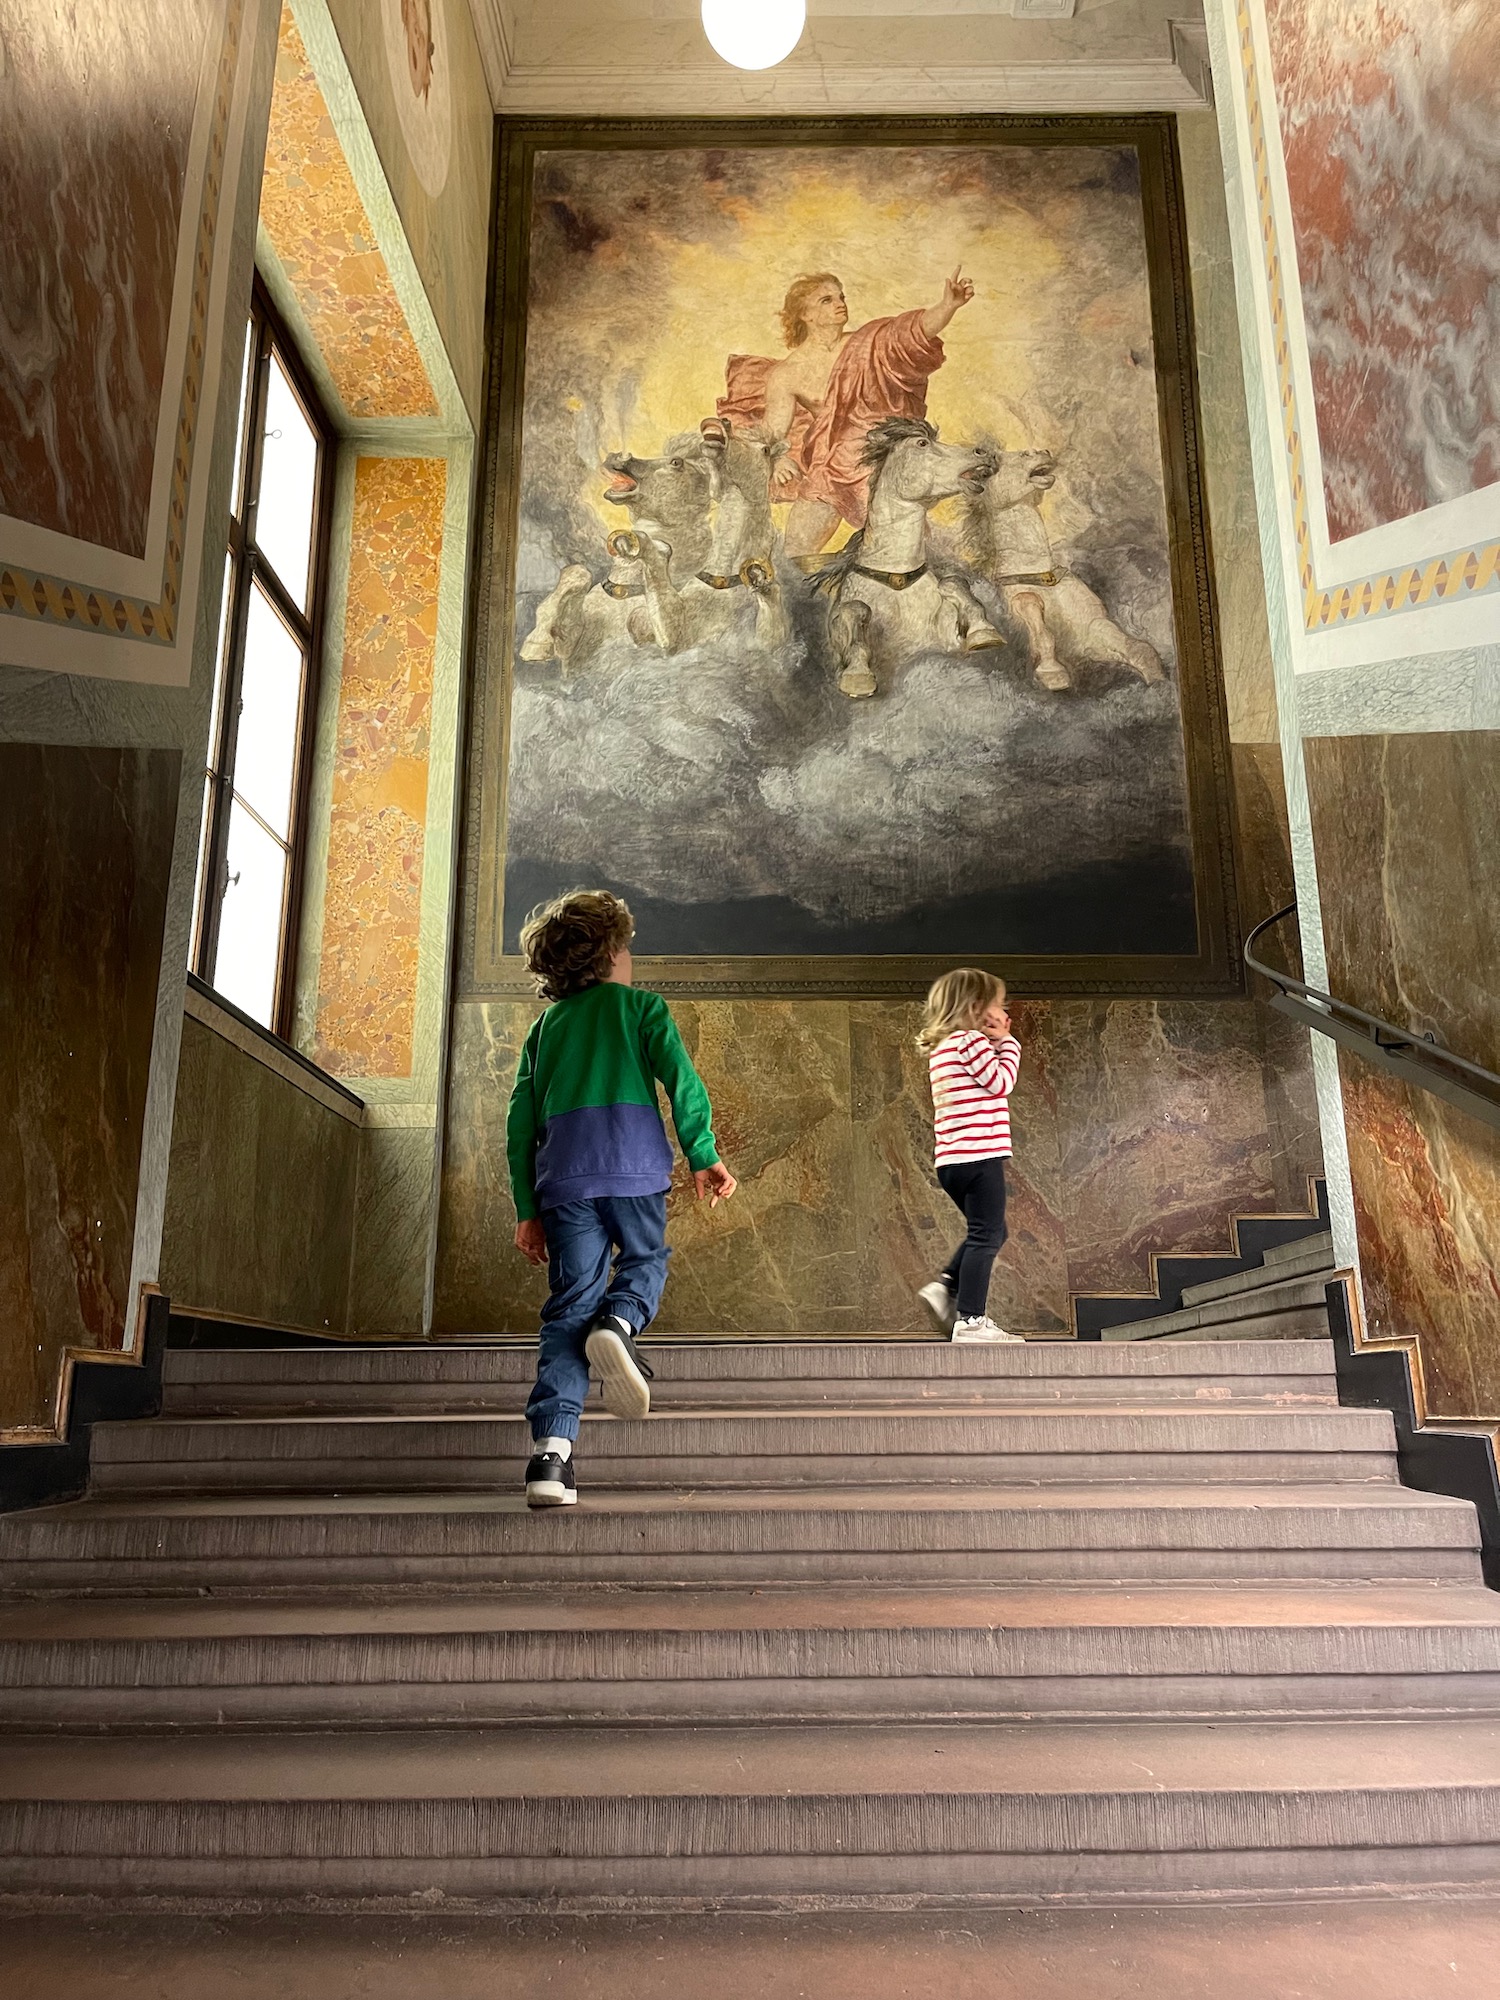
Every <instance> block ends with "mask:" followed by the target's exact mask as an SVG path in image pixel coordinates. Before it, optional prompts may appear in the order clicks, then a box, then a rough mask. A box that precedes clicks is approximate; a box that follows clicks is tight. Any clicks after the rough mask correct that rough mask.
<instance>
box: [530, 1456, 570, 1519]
mask: <svg viewBox="0 0 1500 2000" xmlns="http://www.w3.org/2000/svg"><path fill="white" fill-rule="evenodd" d="M577 1503H578V1481H577V1480H576V1479H575V1478H574V1476H573V1461H572V1459H571V1458H562V1457H560V1456H559V1454H558V1453H557V1452H555V1451H538V1452H534V1453H533V1454H532V1456H531V1460H530V1462H529V1463H528V1465H527V1467H526V1505H527V1506H528V1507H573V1506H576V1505H577Z"/></svg>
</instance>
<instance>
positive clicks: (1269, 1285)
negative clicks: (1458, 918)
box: [1182, 1252, 1333, 1310]
mask: <svg viewBox="0 0 1500 2000" xmlns="http://www.w3.org/2000/svg"><path fill="white" fill-rule="evenodd" d="M1332 1271H1333V1258H1332V1256H1331V1255H1324V1254H1322V1253H1321V1252H1320V1253H1318V1254H1317V1255H1315V1256H1309V1257H1301V1258H1288V1259H1287V1260H1286V1262H1285V1263H1282V1264H1268V1265H1266V1266H1265V1267H1264V1268H1263V1269H1261V1270H1258V1271H1240V1272H1237V1273H1236V1274H1235V1276H1234V1277H1232V1278H1214V1279H1212V1280H1210V1282H1209V1283H1207V1284H1204V1285H1185V1286H1184V1287H1183V1292H1182V1303H1183V1305H1184V1307H1192V1306H1211V1305H1218V1304H1225V1305H1228V1304H1233V1303H1239V1302H1243V1303H1244V1304H1245V1305H1246V1306H1252V1307H1254V1308H1255V1309H1256V1310H1261V1309H1263V1306H1264V1303H1265V1301H1266V1300H1267V1299H1279V1298H1280V1297H1281V1296H1282V1295H1283V1294H1286V1295H1287V1296H1288V1297H1290V1298H1291V1299H1293V1300H1295V1301H1296V1302H1297V1303H1298V1304H1302V1303H1307V1304H1313V1303H1318V1302H1321V1300H1322V1298H1323V1295H1324V1294H1323V1287H1324V1285H1325V1284H1326V1283H1327V1282H1328V1278H1329V1277H1330V1275H1331V1274H1332Z"/></svg>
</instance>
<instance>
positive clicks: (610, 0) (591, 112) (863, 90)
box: [469, 0, 1209, 117]
mask: <svg viewBox="0 0 1500 2000" xmlns="http://www.w3.org/2000/svg"><path fill="white" fill-rule="evenodd" d="M469 4H470V7H471V9H472V11H473V15H474V23H475V27H476V29H477V30H478V35H479V44H480V48H481V51H482V53H483V56H484V63H485V73H486V77H487V79H488V82H489V86H490V94H491V97H492V98H493V99H494V102H495V105H496V108H497V109H498V110H500V111H508V112H530V113H534V114H553V115H559V114H569V113H571V114H575V115H580V116H596V117H597V116H622V117H629V116H643V115H644V116H649V115H651V114H653V113H662V114H665V113H670V114H672V115H673V116H682V115H684V114H692V113H694V112H701V113H706V114H723V113H726V112H729V113H735V112H738V113H744V114H753V113H757V112H759V113H766V112H788V113H808V114H816V113H818V112H845V113H847V112H866V113H885V114H890V113H899V112H914V113H915V112H921V113H925V114H929V115H930V114H933V113H941V112H943V111H953V112H963V111H1145V110H1190V109H1197V108H1201V106H1202V105H1203V104H1204V103H1205V102H1206V101H1207V99H1208V95H1209V87H1208V51H1207V44H1206V40H1205V36H1204V30H1203V12H1202V0H808V22H807V28H806V31H805V32H804V34H803V37H802V40H801V43H800V44H799V45H798V47H797V48H796V49H795V50H794V51H793V53H792V55H791V56H790V57H788V59H787V60H786V62H784V63H782V64H780V65H779V66H778V67H777V68H775V69H773V70H763V71H759V72H754V73H751V72H745V71H741V70H735V69H731V68H730V67H729V65H728V64H727V63H724V62H721V61H720V60H719V58H718V57H717V56H716V55H715V54H714V53H713V51H712V50H711V49H710V48H709V46H708V43H707V42H706V41H705V39H704V36H703V30H702V27H701V25H700V22H699V19H698V5H697V0H469ZM752 4H753V0H752Z"/></svg>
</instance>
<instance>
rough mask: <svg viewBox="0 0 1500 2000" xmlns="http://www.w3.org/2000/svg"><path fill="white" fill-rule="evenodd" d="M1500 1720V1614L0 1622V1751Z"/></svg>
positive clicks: (178, 1609) (362, 1601) (185, 1611)
mask: <svg viewBox="0 0 1500 2000" xmlns="http://www.w3.org/2000/svg"><path fill="white" fill-rule="evenodd" d="M1456 1711H1463V1712H1468V1713H1479V1712H1487V1713H1491V1714H1500V1595H1497V1594H1496V1593H1494V1592H1492V1591H1486V1590H1471V1589H1443V1588H1435V1587H1433V1586H1431V1585H1423V1586H1407V1587H1406V1588H1404V1589H1397V1588H1392V1587H1389V1586H1387V1587H1386V1588H1384V1589H1364V1590H1360V1589H1356V1588H1344V1589H1334V1590H1329V1589H1313V1588H1306V1587H1304V1588H1300V1589H1299V1588H1294V1587H1282V1588H1281V1589H1279V1590H1268V1589H1265V1588H1259V1589H1257V1588H1253V1587H1247V1586H1225V1585H1222V1584H1218V1585H1212V1586H1198V1587H1196V1588H1194V1587H1188V1586H1180V1585H1179V1586H1177V1587H1176V1588H1155V1589H1152V1588H1149V1587H1137V1588H1134V1589H1129V1590H1121V1589H1111V1590H1109V1591H1099V1590H1088V1589H1083V1588H1074V1589H1060V1588H1057V1587H1053V1588H1051V1589H1047V1590H1037V1589H1025V1588H1010V1589H995V1590H988V1591H979V1592H976V1591H974V1590H972V1589H968V1590H965V1589H959V1588H949V1589H932V1588H925V1589H924V1588H914V1589H904V1590H902V1589H898V1590H892V1589H886V1590H871V1589H869V1588H865V1589H851V1588H848V1587H831V1588H830V1587H826V1586H821V1587H819V1588H817V1589H815V1590H805V1589H804V1590H795V1589H791V1590H788V1589H782V1590H765V1589H761V1590H754V1589H746V1588H739V1589H735V1588H726V1589H720V1590H709V1591H705V1590H697V1591H695V1590H691V1589H689V1590H676V1591H669V1592H663V1591H653V1590H649V1589H634V1590H609V1589H602V1588H599V1587H595V1588H594V1589H593V1590H577V1589H562V1590H529V1591H513V1592H509V1593H506V1594H503V1595H498V1596H497V1595H486V1596H482V1597H481V1596H476V1597H469V1598H464V1599H455V1598H451V1597H449V1598H441V1599H437V1600H431V1599H423V1600H413V1599H409V1598H408V1599H405V1600H397V1601H395V1602H386V1603H371V1602H370V1601H369V1600H368V1599H366V1598H363V1597H360V1596H357V1595H350V1594H347V1593H346V1594H344V1595H343V1596H325V1597H323V1598H321V1599H320V1600H318V1601H317V1602H316V1603H312V1604H310V1603H308V1602H306V1601H305V1600H294V1601H291V1602H285V1601H282V1602H267V1601H265V1600H256V1601H251V1602H231V1603H213V1602H204V1601H202V1600H191V1601H187V1602H183V1601H166V1602H160V1601H158V1602H152V1603H145V1604H143V1603H140V1602H139V1601H130V1602H119V1601H113V1602H110V1601H105V1602H96V1603H71V1604H64V1605H30V1606H13V1607H11V1608H9V1609H8V1610H0V1728H3V1729H7V1730H27V1729H33V1730H34V1729H41V1728H57V1729H63V1730H70V1729H71V1730H83V1729H171V1730H175V1729H182V1728H206V1727H213V1726H216V1725H217V1726H221V1727H222V1726H231V1727H238V1728H249V1727H256V1728H267V1727H294V1728H314V1729H316V1728H356V1729H372V1728H388V1727H391V1726H396V1727H400V1728H403V1729H411V1728H416V1727H443V1726H454V1725H475V1724H485V1725H489V1724H499V1723H530V1722H547V1723H559V1722H572V1723H606V1722H607V1723H620V1722H678V1723H689V1722H699V1721H709V1722H719V1723H724V1722H743V1723H747V1724H751V1723H756V1722H770V1721H805V1720H846V1721H864V1722H871V1721H876V1720H888V1721H905V1722H916V1721H920V1720H924V1719H927V1720H933V1721H942V1720H945V1719H953V1718H957V1717H961V1716H966V1717H970V1718H978V1719H991V1720H1004V1719H1007V1718H1011V1719H1014V1718H1018V1717H1022V1716H1027V1715H1034V1716H1089V1715H1093V1716H1099V1717H1114V1716H1131V1715H1136V1716H1157V1717H1163V1716H1174V1715H1175V1716H1188V1715H1205V1716H1207V1715H1214V1716H1219V1715H1250V1714H1261V1715H1282V1716H1291V1715H1303V1716H1312V1715H1346V1716H1353V1715H1359V1714H1380V1715H1386V1716H1389V1715H1393V1714H1408V1715H1409V1714H1423V1713H1425V1714H1443V1713H1449V1712H1456Z"/></svg>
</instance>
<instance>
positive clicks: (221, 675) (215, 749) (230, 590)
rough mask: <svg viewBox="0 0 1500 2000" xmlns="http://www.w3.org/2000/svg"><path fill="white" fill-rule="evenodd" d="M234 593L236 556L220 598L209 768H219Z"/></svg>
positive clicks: (228, 560) (226, 573)
mask: <svg viewBox="0 0 1500 2000" xmlns="http://www.w3.org/2000/svg"><path fill="white" fill-rule="evenodd" d="M233 594H234V557H233V556H225V558H224V591H223V595H222V596H221V597H220V599H219V643H218V647H217V648H216V650H215V653H214V705H213V710H212V713H211V714H210V716H209V718H208V755H207V757H206V759H205V760H204V761H205V762H206V763H207V765H208V768H209V770H211V771H212V770H216V769H217V768H218V757H219V725H220V722H221V721H222V719H223V715H224V683H225V680H226V679H227V677H228V673H229V607H230V602H231V599H232V597H233Z"/></svg>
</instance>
